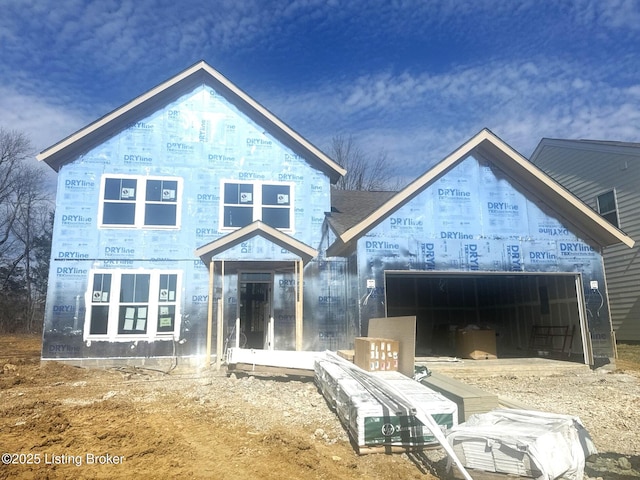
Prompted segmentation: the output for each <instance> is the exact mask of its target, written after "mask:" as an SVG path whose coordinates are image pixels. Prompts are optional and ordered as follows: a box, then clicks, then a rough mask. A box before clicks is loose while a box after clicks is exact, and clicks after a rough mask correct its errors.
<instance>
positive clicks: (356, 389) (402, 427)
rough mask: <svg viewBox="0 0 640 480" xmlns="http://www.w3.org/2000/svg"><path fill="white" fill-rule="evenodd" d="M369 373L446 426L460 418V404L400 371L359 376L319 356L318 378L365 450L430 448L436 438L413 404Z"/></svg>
mask: <svg viewBox="0 0 640 480" xmlns="http://www.w3.org/2000/svg"><path fill="white" fill-rule="evenodd" d="M367 375H375V376H376V377H379V378H381V379H383V380H384V384H385V385H388V388H389V389H393V390H395V391H397V392H401V393H402V394H403V395H404V396H406V397H408V398H410V399H411V401H412V402H414V403H415V404H417V405H419V406H420V408H421V409H422V410H423V411H425V412H427V413H429V414H431V416H432V417H433V419H434V420H435V422H436V423H437V424H438V425H439V426H440V428H441V430H443V431H446V430H447V429H448V428H451V427H452V426H454V425H455V424H456V423H457V413H458V412H457V406H456V404H455V403H454V402H451V401H450V400H448V399H446V398H445V397H444V396H442V395H441V394H439V393H437V392H434V391H433V390H431V389H429V388H428V387H425V386H424V385H422V384H420V383H418V382H416V381H415V380H413V379H410V378H408V377H405V376H404V375H402V374H401V373H398V372H376V373H364V374H363V375H362V376H358V375H357V374H355V375H354V373H353V372H350V371H348V370H346V369H344V368H343V367H341V366H340V365H338V364H336V363H332V362H330V361H317V362H316V365H315V376H316V382H317V384H318V387H319V389H320V390H321V391H322V393H323V395H324V397H325V398H326V400H327V402H328V403H329V405H331V406H332V407H333V408H334V409H335V411H336V413H337V415H338V417H339V418H340V420H341V422H342V424H343V425H344V426H345V429H346V430H347V431H348V433H349V435H350V437H351V439H352V440H353V442H354V443H355V444H356V445H357V447H358V451H359V453H366V452H367V451H368V448H369V447H401V448H406V449H410V448H415V447H424V446H426V445H431V444H435V443H436V438H435V437H434V435H433V433H432V432H431V430H430V429H429V427H427V426H425V425H424V424H423V423H422V422H421V421H420V420H418V419H417V418H416V416H415V412H414V411H413V410H412V408H410V407H407V406H406V405H404V404H402V403H401V402H397V401H396V400H395V399H394V398H393V395H386V394H385V392H384V390H381V389H380V388H379V387H377V386H375V385H373V384H372V383H371V382H368V381H367Z"/></svg>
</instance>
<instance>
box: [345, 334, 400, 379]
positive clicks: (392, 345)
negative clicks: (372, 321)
mask: <svg viewBox="0 0 640 480" xmlns="http://www.w3.org/2000/svg"><path fill="white" fill-rule="evenodd" d="M354 350H355V355H354V357H355V358H354V362H353V363H355V364H356V365H357V366H358V367H360V368H362V369H363V370H366V371H368V372H383V371H394V372H395V371H397V370H398V352H399V342H398V341H397V340H391V339H388V338H370V337H357V338H356V339H355V343H354Z"/></svg>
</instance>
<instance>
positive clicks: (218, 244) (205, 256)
mask: <svg viewBox="0 0 640 480" xmlns="http://www.w3.org/2000/svg"><path fill="white" fill-rule="evenodd" d="M255 236H260V237H263V238H265V239H267V240H269V241H270V242H273V243H275V244H276V245H278V246H280V247H282V248H284V249H286V250H287V251H289V252H291V253H293V254H294V255H297V256H298V257H300V259H301V260H302V261H303V263H305V264H306V263H308V262H309V261H310V260H311V259H313V258H315V257H317V256H318V251H317V250H315V249H314V248H312V247H310V246H309V245H307V244H305V243H303V242H301V241H299V240H296V239H295V238H293V237H292V236H290V235H287V234H286V233H283V232H281V231H280V230H277V229H275V228H273V227H271V226H269V225H267V224H265V223H262V222H261V221H259V220H258V221H255V222H253V223H250V224H249V225H247V226H246V227H242V228H239V229H238V230H234V231H233V232H231V233H229V234H227V235H225V236H223V237H220V238H218V239H216V240H214V241H212V242H210V243H207V244H206V245H203V246H201V247H199V248H197V249H196V251H195V254H196V256H198V257H200V259H201V260H202V261H203V262H204V263H205V264H206V265H208V264H209V263H211V261H212V260H213V259H214V258H215V257H216V256H217V255H219V254H220V253H222V252H224V251H226V250H228V249H230V248H232V247H234V246H236V245H238V244H240V243H242V242H246V241H247V240H249V239H251V238H253V237H255ZM254 260H260V259H259V258H257V259H254Z"/></svg>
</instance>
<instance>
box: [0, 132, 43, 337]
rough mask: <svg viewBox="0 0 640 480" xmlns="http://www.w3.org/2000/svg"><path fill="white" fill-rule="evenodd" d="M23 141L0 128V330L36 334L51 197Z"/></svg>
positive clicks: (26, 141) (21, 136) (27, 143)
mask: <svg viewBox="0 0 640 480" xmlns="http://www.w3.org/2000/svg"><path fill="white" fill-rule="evenodd" d="M33 153H34V152H33V149H32V147H31V142H30V140H29V138H28V137H27V136H26V135H25V134H23V133H20V132H17V131H14V130H7V129H5V128H3V127H0V332H4V333H11V332H39V331H41V329H42V323H43V322H42V320H43V314H44V303H45V297H46V292H47V277H48V273H49V257H50V252H51V232H52V228H53V201H52V199H51V197H52V193H51V192H48V191H47V189H46V185H45V184H44V171H43V170H42V169H41V168H39V167H38V165H37V164H35V162H34V161H33Z"/></svg>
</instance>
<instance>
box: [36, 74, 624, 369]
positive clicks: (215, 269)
mask: <svg viewBox="0 0 640 480" xmlns="http://www.w3.org/2000/svg"><path fill="white" fill-rule="evenodd" d="M38 159H39V160H42V161H45V162H46V163H47V164H48V165H50V166H51V167H52V168H54V169H55V170H56V171H58V195H57V206H56V217H55V225H54V233H53V244H52V262H51V271H50V277H49V291H48V296H47V307H46V316H45V324H44V334H43V351H42V357H43V359H56V360H63V361H67V362H70V363H75V364H85V365H90V364H97V365H108V364H117V363H120V362H134V363H144V364H149V363H151V362H157V361H162V360H164V359H167V358H170V359H174V358H178V357H179V358H180V359H181V360H180V361H182V362H187V361H195V362H199V363H201V362H203V361H206V359H207V358H208V357H209V354H212V355H215V354H216V353H221V352H222V351H223V350H224V348H225V347H226V345H227V342H235V339H236V334H238V332H239V331H241V332H242V337H243V339H246V345H245V346H246V347H250V348H269V349H283V350H293V349H296V350H303V349H305V350H318V349H333V350H335V349H339V348H349V347H351V346H352V345H353V339H354V337H356V336H359V335H365V334H366V333H367V326H368V321H369V319H370V318H374V317H384V316H390V317H391V316H400V315H415V316H416V318H417V334H418V335H417V346H416V349H417V351H418V352H419V353H422V352H429V351H434V350H438V349H442V348H443V342H442V335H441V334H442V332H443V331H450V330H452V329H453V328H455V327H464V326H467V325H489V326H491V327H493V328H494V329H496V331H497V332H498V334H499V337H498V344H499V345H498V354H499V355H505V356H506V355H519V356H523V355H524V356H526V355H529V354H530V353H531V352H530V351H529V348H528V347H529V339H530V337H531V332H532V329H533V327H534V326H536V325H546V326H551V325H553V326H567V327H571V328H575V329H576V335H575V338H574V339H573V342H572V344H571V345H570V346H568V348H565V349H564V350H565V353H567V354H568V353H569V350H570V351H571V352H572V353H573V354H575V355H578V357H579V358H580V359H582V360H584V361H585V362H586V363H593V362H594V357H612V356H613V352H614V347H613V343H612V337H611V323H610V317H609V310H608V301H607V298H606V286H605V275H604V267H603V261H602V257H601V254H600V251H601V249H602V248H604V247H606V246H610V245H614V244H618V243H623V244H626V245H628V246H631V245H632V244H633V241H632V240H631V239H630V238H628V237H627V236H626V235H624V234H623V233H622V232H621V231H619V230H618V229H616V228H615V227H613V226H612V225H610V224H609V223H608V222H606V221H603V220H602V218H601V217H600V216H599V215H597V214H596V213H594V212H593V211H592V210H591V209H590V208H588V207H587V206H586V205H584V204H583V203H582V202H580V201H579V200H577V199H576V198H575V197H573V196H572V195H571V194H569V193H568V192H567V191H566V190H565V189H563V188H562V187H560V186H559V185H558V184H557V183H556V182H554V181H552V180H551V179H550V178H549V177H547V176H546V175H545V174H543V173H542V172H541V171H540V170H538V169H537V168H536V167H534V166H533V165H532V164H531V163H529V162H528V161H527V160H526V159H524V158H523V157H522V156H521V155H519V154H518V153H517V152H515V151H514V150H512V149H511V148H510V147H509V146H508V145H506V144H505V143H504V142H502V141H501V140H500V139H499V138H497V137H496V136H495V135H493V134H492V133H491V132H490V131H488V130H483V131H481V132H480V133H478V134H477V135H476V136H474V137H473V138H472V139H470V140H469V141H468V142H466V143H465V144H464V145H462V146H461V147H459V148H458V149H457V150H456V151H455V152H454V153H453V154H451V155H450V156H448V157H447V158H445V159H444V160H443V161H441V162H440V163H439V164H438V165H437V166H436V167H434V168H433V169H431V170H429V171H428V172H427V173H425V174H424V175H422V176H420V177H419V178H418V179H416V180H415V181H414V182H413V183H411V184H410V185H409V186H407V187H406V188H404V189H403V190H402V191H400V192H397V193H388V192H386V193H380V192H345V191H337V190H335V189H332V187H331V185H332V184H334V183H335V182H336V181H337V180H338V179H339V178H340V176H341V175H344V174H345V171H344V170H343V169H342V167H340V166H339V165H337V164H336V163H335V162H333V161H332V160H331V159H330V158H328V157H327V156H326V155H324V154H323V153H322V152H321V151H319V150H318V149H317V148H315V147H314V146H313V145H311V144H310V143H309V142H307V141H306V140H304V139H303V138H302V137H301V136H300V135H298V134H297V133H296V132H294V131H293V130H291V129H290V128H289V127H287V126H286V125H285V124H284V123H282V122H281V121H280V120H278V119H277V118H276V117H275V116H274V115H273V114H271V113H270V112H269V111H267V110H266V109H264V108H263V107H261V106H260V105H259V104H258V103H257V102H255V100H253V99H251V98H250V97H249V96H248V95H246V94H245V93H244V92H242V91H241V90H239V89H238V88H237V87H236V86H234V85H233V84H232V83H231V82H229V81H228V80H227V79H226V78H225V77H223V76H222V75H221V74H220V73H218V72H217V71H215V70H214V69H213V68H211V67H210V66H209V65H207V64H206V63H204V62H201V63H198V64H196V65H194V66H193V67H191V68H189V69H187V70H185V71H184V72H182V73H180V74H179V75H177V76H176V77H174V78H172V79H170V80H168V81H167V82H165V83H163V84H161V85H159V86H158V87H156V88H154V89H152V90H150V91H149V92H147V93H145V94H143V95H142V96H140V97H138V98H136V99H134V100H133V101H131V102H130V103H128V104H126V105H124V106H122V107H121V108H119V109H117V110H115V111H113V112H112V113H110V114H108V115H106V116H104V117H102V118H101V119H99V120H97V121H96V122H94V123H92V124H90V125H88V126H87V127H85V128H83V129H81V130H79V131H78V132H76V133H75V134H73V135H71V136H70V137H68V138H66V139H64V140H62V141H61V142H59V143H57V144H55V145H53V146H52V147H50V148H49V149H47V150H45V151H43V152H42V153H41V154H40V155H39V156H38ZM390 321H392V320H390ZM236 326H237V327H238V328H236ZM445 346H446V345H445ZM446 353H448V354H451V355H453V354H454V351H452V350H449V351H447V352H446Z"/></svg>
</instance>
